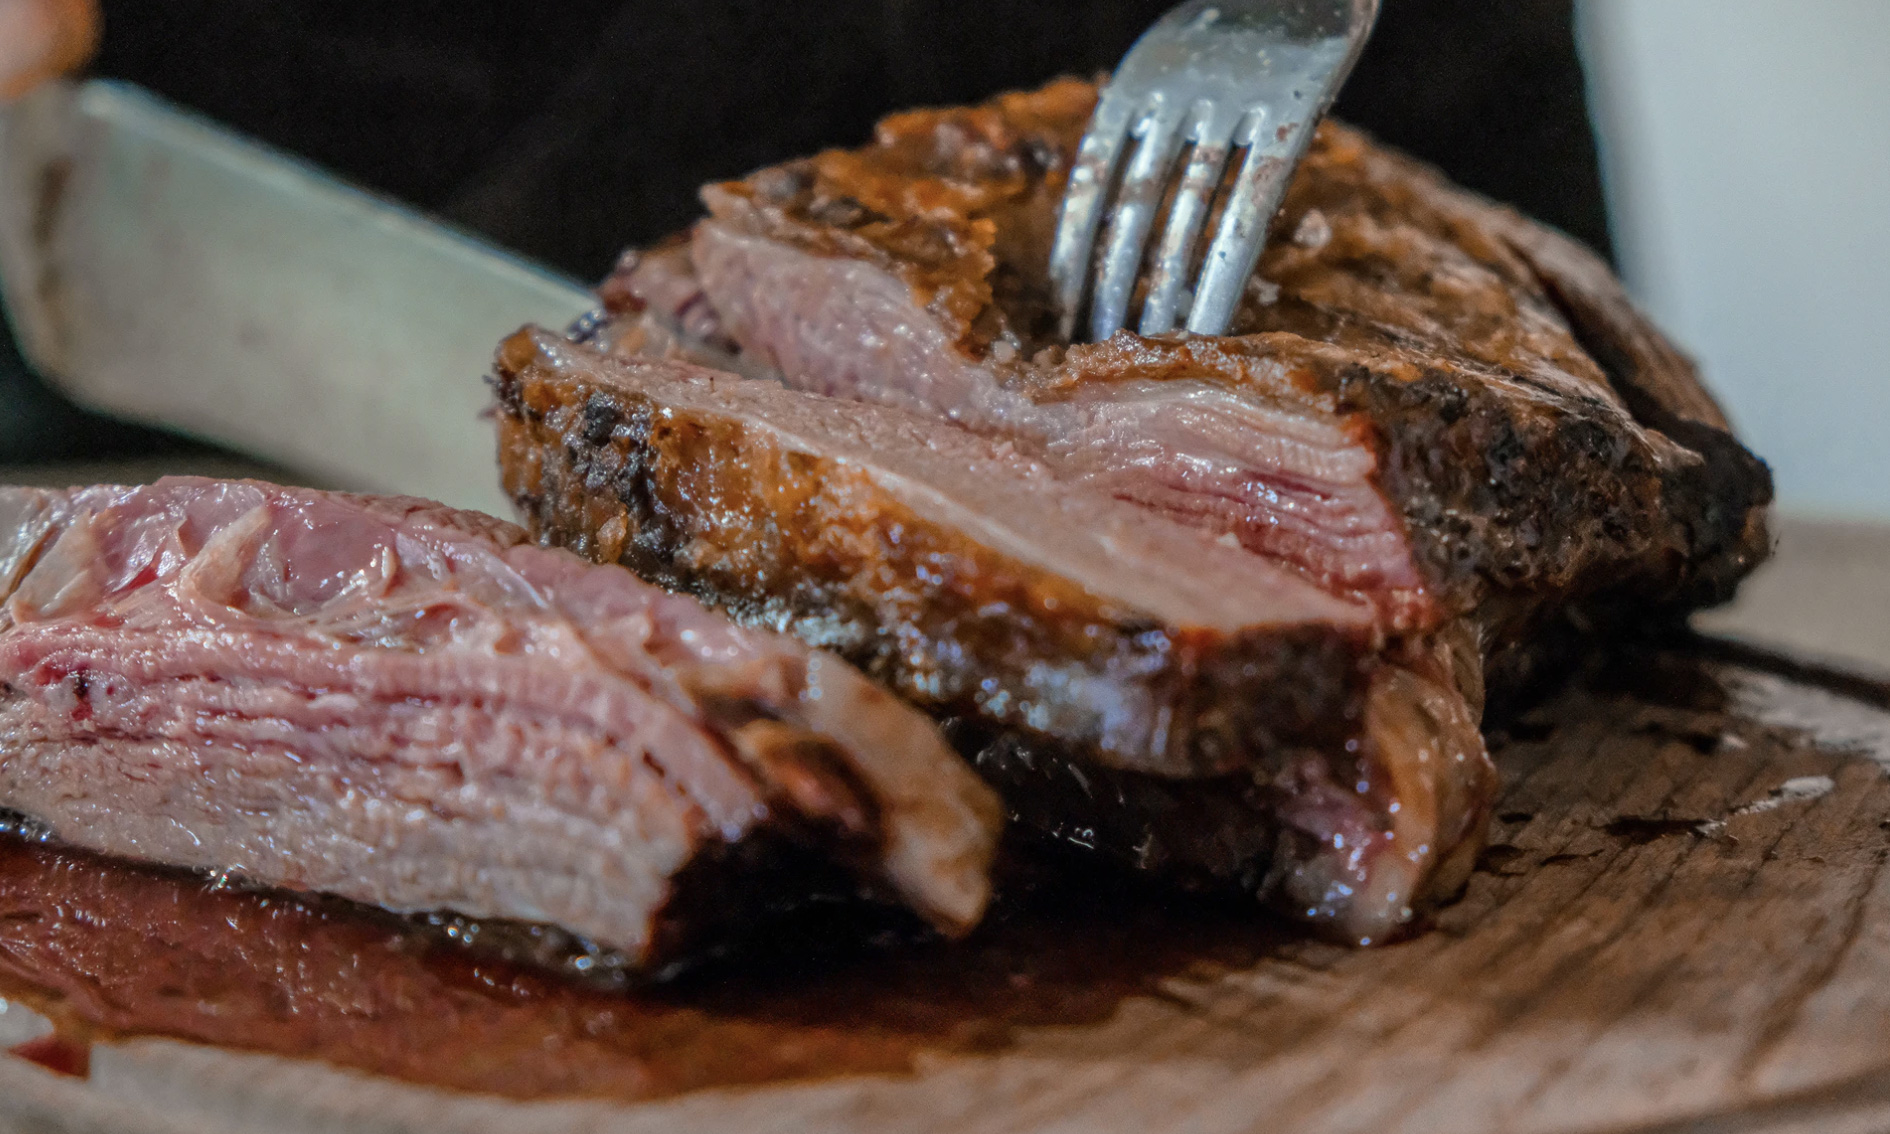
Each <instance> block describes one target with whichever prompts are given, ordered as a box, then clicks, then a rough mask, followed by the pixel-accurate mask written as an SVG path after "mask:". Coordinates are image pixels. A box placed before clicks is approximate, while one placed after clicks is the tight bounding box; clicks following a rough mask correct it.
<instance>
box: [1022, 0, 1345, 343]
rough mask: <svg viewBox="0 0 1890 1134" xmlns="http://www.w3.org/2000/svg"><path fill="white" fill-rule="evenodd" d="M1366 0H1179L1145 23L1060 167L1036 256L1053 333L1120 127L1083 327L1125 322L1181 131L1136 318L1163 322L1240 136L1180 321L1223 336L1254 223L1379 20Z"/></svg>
mask: <svg viewBox="0 0 1890 1134" xmlns="http://www.w3.org/2000/svg"><path fill="white" fill-rule="evenodd" d="M1378 4H1379V0H1191V2H1190V3H1186V4H1183V5H1181V6H1180V7H1178V8H1176V9H1175V10H1174V11H1172V12H1170V13H1168V14H1167V15H1166V16H1163V17H1162V18H1161V19H1160V20H1158V21H1156V23H1155V26H1153V27H1151V28H1149V30H1148V31H1147V32H1145V33H1143V35H1142V38H1141V39H1139V40H1137V41H1136V44H1135V46H1134V47H1133V48H1131V49H1130V50H1129V53H1128V55H1126V56H1124V57H1123V60H1122V65H1121V66H1120V67H1119V68H1117V69H1116V74H1115V77H1114V78H1112V79H1111V80H1110V81H1109V85H1108V86H1107V87H1105V88H1104V89H1103V92H1102V98H1101V99H1100V100H1099V101H1098V102H1097V104H1096V111H1095V114H1094V115H1093V116H1092V117H1091V119H1090V123H1089V132H1088V133H1087V134H1085V135H1084V136H1083V144H1082V147H1081V148H1080V149H1079V150H1078V151H1077V155H1076V164H1075V165H1074V167H1072V168H1071V170H1070V182H1069V186H1068V187H1067V188H1066V189H1065V190H1064V194H1063V209H1062V215H1061V217H1060V218H1059V220H1058V222H1057V234H1056V241H1055V243H1054V244H1053V245H1052V247H1051V252H1050V280H1051V285H1052V287H1053V288H1054V289H1055V298H1056V303H1057V310H1058V313H1059V316H1060V319H1061V329H1062V333H1063V337H1064V338H1066V339H1068V338H1073V337H1074V333H1075V330H1076V320H1077V315H1078V313H1079V311H1080V310H1081V307H1082V303H1083V298H1084V293H1085V291H1086V290H1087V288H1086V285H1087V284H1088V282H1089V274H1090V268H1091V265H1092V262H1096V261H1097V259H1098V258H1097V256H1096V254H1095V240H1096V230H1097V228H1098V227H1099V224H1100V222H1101V220H1102V216H1103V213H1104V211H1105V209H1104V205H1105V202H1106V198H1107V197H1108V193H1109V189H1110V186H1111V184H1112V183H1113V181H1114V179H1115V173H1116V167H1117V165H1118V164H1119V163H1120V161H1121V158H1122V155H1123V152H1124V150H1125V149H1127V147H1128V141H1129V139H1130V138H1131V137H1133V138H1135V139H1137V140H1138V143H1137V145H1136V147H1135V154H1134V156H1133V157H1132V158H1130V159H1129V165H1128V169H1127V170H1126V171H1125V172H1124V173H1123V175H1122V184H1121V188H1120V191H1119V198H1118V201H1117V204H1116V206H1115V209H1114V211H1113V213H1112V214H1111V216H1110V219H1109V225H1108V231H1107V233H1106V234H1105V235H1104V238H1103V250H1102V254H1101V257H1100V262H1098V263H1096V268H1097V271H1098V273H1099V274H1098V278H1097V281H1096V287H1095V294H1094V297H1093V299H1092V302H1091V303H1090V334H1091V336H1092V337H1093V338H1095V339H1097V340H1102V339H1106V338H1108V337H1109V336H1110V335H1112V334H1114V333H1115V332H1116V331H1117V330H1118V329H1120V328H1121V327H1122V326H1123V323H1124V321H1125V319H1126V317H1127V315H1128V311H1129V300H1130V298H1131V297H1132V295H1133V294H1134V292H1135V284H1136V279H1137V276H1138V274H1139V271H1140V269H1141V266H1142V261H1143V259H1144V258H1145V255H1146V248H1147V243H1148V238H1149V231H1150V229H1151V228H1153V226H1154V222H1155V220H1156V214H1157V212H1158V211H1159V210H1160V208H1161V205H1162V201H1163V200H1164V198H1166V197H1167V195H1168V186H1169V182H1170V177H1171V175H1172V174H1173V171H1174V168H1175V164H1176V161H1177V159H1178V158H1179V157H1180V154H1181V150H1182V147H1183V145H1184V144H1188V143H1192V145H1193V147H1194V149H1193V153H1192V154H1190V155H1189V157H1188V161H1187V164H1186V167H1185V168H1184V169H1183V171H1182V173H1181V182H1180V184H1179V186H1178V187H1177V188H1176V190H1175V194H1174V203H1173V204H1172V205H1171V206H1170V207H1169V210H1168V223H1167V226H1166V227H1165V228H1164V229H1163V231H1162V236H1161V243H1160V245H1159V246H1158V248H1157V250H1156V254H1155V259H1154V263H1153V266H1152V268H1151V271H1150V276H1149V284H1148V295H1147V298H1146V300H1144V302H1143V305H1142V316H1141V321H1140V325H1139V329H1140V331H1141V332H1142V333H1143V334H1145V335H1153V334H1160V333H1162V332H1164V331H1170V330H1173V329H1174V326H1175V317H1176V313H1177V311H1178V310H1179V309H1180V306H1181V303H1182V301H1183V298H1184V294H1185V292H1186V291H1187V290H1188V288H1187V284H1188V270H1189V268H1190V267H1191V266H1192V264H1193V262H1194V253H1195V248H1196V244H1197V242H1198V240H1199V238H1200V234H1201V228H1202V226H1203V224H1204V223H1205V222H1206V221H1207V218H1208V215H1209V213H1210V211H1211V208H1212V205H1213V202H1214V197H1215V193H1216V191H1217V190H1218V189H1219V188H1220V186H1221V183H1222V181H1223V180H1224V174H1225V170H1226V167H1227V163H1228V159H1229V157H1230V155H1231V154H1232V153H1233V152H1234V151H1235V150H1237V149H1241V148H1245V149H1246V150H1247V156H1246V159H1245V161H1243V162H1242V164H1241V167H1240V172H1239V174H1238V175H1236V177H1235V179H1234V182H1233V186H1232V188H1231V189H1230V191H1229V192H1228V195H1227V199H1226V203H1225V205H1224V206H1223V208H1222V211H1221V219H1220V224H1219V226H1218V228H1217V230H1216V232H1215V234H1214V240H1213V243H1212V244H1210V245H1209V246H1208V249H1207V253H1206V254H1205V256H1203V257H1202V259H1201V272H1200V276H1199V278H1198V279H1197V280H1196V282H1195V284H1194V287H1193V289H1192V290H1193V293H1194V298H1193V303H1192V305H1191V306H1190V307H1189V309H1188V322H1187V329H1188V330H1189V331H1191V332H1193V333H1195V334H1198V335H1220V334H1225V333H1226V331H1227V326H1228V324H1229V323H1230V322H1232V321H1233V318H1234V311H1235V309H1236V308H1237V307H1238V306H1239V305H1240V296H1241V293H1242V291H1244V290H1245V288H1246V286H1247V279H1248V277H1250V276H1251V275H1253V269H1254V264H1255V263H1256V262H1257V261H1258V260H1259V259H1260V251H1261V248H1262V246H1263V245H1264V244H1265V243H1266V236H1267V225H1268V223H1269V222H1271V221H1272V219H1273V214H1274V212H1275V211H1276V210H1278V208H1279V207H1280V199H1281V197H1283V196H1284V195H1285V193H1286V186H1287V182H1288V181H1289V180H1291V178H1292V174H1293V170H1294V169H1295V168H1296V167H1297V166H1298V165H1299V160H1300V158H1301V157H1302V156H1304V155H1305V153H1306V147H1307V146H1308V145H1309V144H1310V143H1311V142H1312V135H1313V126H1314V125H1316V124H1317V122H1318V120H1319V117H1320V115H1322V114H1324V113H1325V112H1326V108H1327V107H1329V106H1331V105H1332V100H1333V97H1334V96H1336V95H1337V94H1338V91H1339V86H1340V84H1342V83H1344V82H1345V77H1346V75H1347V74H1349V73H1350V72H1351V70H1352V64H1353V63H1355V62H1356V61H1357V60H1358V55H1359V52H1360V50H1361V49H1362V48H1363V47H1364V45H1365V38H1366V36H1368V35H1369V34H1370V33H1371V28H1372V23H1373V21H1375V20H1376V19H1377V17H1378Z"/></svg>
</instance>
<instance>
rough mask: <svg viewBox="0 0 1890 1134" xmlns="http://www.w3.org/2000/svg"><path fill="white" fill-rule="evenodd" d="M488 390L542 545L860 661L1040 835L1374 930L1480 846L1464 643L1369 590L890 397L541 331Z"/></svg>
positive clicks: (518, 495) (1486, 781)
mask: <svg viewBox="0 0 1890 1134" xmlns="http://www.w3.org/2000/svg"><path fill="white" fill-rule="evenodd" d="M498 395H499V405H500V413H499V428H500V438H501V440H500V446H501V464H502V467H503V469H504V473H505V484H506V488H507V490H508V492H509V493H510V494H511V496H512V497H513V499H514V500H515V501H517V502H518V503H519V505H520V507H521V508H522V509H523V510H524V512H525V514H526V515H527V517H528V518H529V520H530V522H531V523H532V524H533V526H534V527H535V528H536V529H537V530H538V531H539V532H541V533H543V536H544V538H545V539H546V540H547V541H548V542H553V543H562V544H564V545H566V546H568V547H570V548H572V549H574V550H576V551H578V552H580V553H582V554H584V555H586V556H588V557H591V558H594V559H597V560H600V561H604V562H621V563H624V564H626V565H628V566H630V567H632V568H634V569H635V570H637V571H638V572H639V573H641V574H643V575H645V576H646V577H648V578H651V579H655V580H657V581H659V582H662V583H663V584H665V585H667V586H672V587H676V588H679V589H686V590H689V591H692V592H693V593H695V594H697V595H699V596H701V597H703V598H704V599H706V600H708V601H710V602H712V603H714V604H716V605H718V606H720V607H722V608H723V609H726V610H728V611H730V612H731V613H732V614H734V615H735V616H736V617H737V618H738V619H741V620H742V621H744V622H746V623H749V624H752V625H758V626H764V627H769V628H773V629H779V630H786V631H792V632H793V633H795V634H797V635H798V636H800V637H801V638H803V639H805V640H807V641H808V642H810V643H813V644H816V645H820V646H825V647H828V648H831V649H833V650H835V651H837V652H838V653H840V654H841V655H843V656H845V657H847V658H849V659H850V660H852V661H854V662H856V663H858V664H859V665H861V666H862V667H863V668H865V669H866V670H867V672H869V673H871V674H873V675H874V676H876V677H879V678H880V679H881V680H883V681H885V682H886V683H887V684H888V685H890V686H891V687H892V688H893V689H895V690H897V691H898V692H900V693H901V694H903V695H904V696H906V697H907V698H909V699H910V700H912V701H914V702H916V703H918V704H921V705H924V706H926V707H927V708H929V709H931V710H932V711H933V712H934V713H936V714H938V715H940V716H941V717H942V718H944V719H945V720H946V722H947V724H948V727H949V728H951V729H952V731H954V732H955V733H956V734H957V736H958V739H959V740H960V741H961V743H962V744H963V745H964V747H965V749H966V750H967V751H968V752H970V753H971V754H973V755H974V757H975V758H976V759H977V760H978V763H979V766H980V769H981V770H982V771H984V772H985V773H986V774H987V775H988V776H989V777H990V778H992V779H993V780H994V781H995V782H997V783H998V784H999V785H1000V786H1001V787H1003V788H1005V789H1006V794H1007V796H1008V798H1009V800H1010V803H1011V806H1012V810H1013V813H1014V814H1015V815H1016V816H1017V817H1018V818H1019V819H1020V820H1022V821H1023V822H1024V823H1025V824H1026V825H1027V826H1028V827H1030V828H1033V829H1036V830H1039V831H1044V832H1048V833H1053V834H1056V835H1059V836H1060V837H1061V838H1063V839H1065V840H1067V841H1071V842H1075V843H1078V844H1081V845H1085V846H1089V847H1100V848H1101V849H1103V850H1104V851H1105V852H1107V853H1111V854H1115V855H1118V856H1122V857H1127V858H1131V859H1132V860H1133V861H1134V862H1136V863H1138V864H1139V865H1141V866H1143V867H1145V868H1149V869H1154V870H1158V871H1160V872H1162V873H1164V874H1167V875H1170V876H1172V877H1176V878H1178V879H1182V880H1187V881H1194V882H1200V883H1207V884H1212V883H1216V882H1218V883H1220V884H1223V885H1224V884H1228V883H1236V884H1239V885H1242V886H1245V887H1247V888H1249V889H1250V890H1252V891H1254V892H1257V893H1261V894H1263V895H1265V896H1266V897H1268V898H1270V899H1272V900H1274V901H1276V902H1278V903H1280V904H1282V905H1284V906H1285V907H1286V908H1288V909H1290V910H1292V911H1293V912H1295V913H1296V914H1299V915H1301V916H1305V917H1309V918H1311V919H1313V920H1315V921H1319V922H1323V923H1327V924H1330V925H1332V926H1334V927H1335V928H1336V929H1337V930H1338V931H1340V932H1342V933H1344V934H1345V935H1347V936H1350V937H1354V938H1362V939H1373V938H1381V937H1383V936H1384V935H1385V934H1386V933H1387V932H1388V931H1389V930H1390V929H1391V928H1393V927H1395V926H1396V925H1398V924H1400V923H1401V922H1403V921H1404V920H1405V919H1407V918H1408V917H1409V916H1410V913H1411V910H1412V907H1413V905H1414V904H1416V903H1419V902H1421V901H1423V900H1424V899H1426V898H1428V897H1431V896H1434V895H1435V894H1436V893H1439V892H1448V891H1449V889H1450V888H1451V887H1453V886H1454V885H1455V884H1457V883H1458V882H1460V881H1461V879H1462V877H1463V875H1464V872H1465V870H1467V868H1468V865H1469V860H1470V858H1471V857H1473V856H1474V855H1475V852H1476V850H1477V848H1478V846H1479V845H1480V844H1479V839H1480V833H1481V830H1482V826H1483V820H1484V812H1485V808H1486V805H1487V800H1488V798H1489V794H1490V792H1491V790H1492V789H1493V787H1494V777H1493V774H1492V772H1491V769H1490V765H1489V762H1488V758H1487V756H1486V755H1485V754H1484V750H1483V746H1482V742H1481V739H1480V737H1479V735H1478V733H1477V728H1476V720H1477V715H1476V714H1477V708H1476V705H1475V701H1476V698H1477V697H1478V696H1479V689H1478V677H1477V673H1476V667H1477V664H1478V659H1477V657H1476V656H1475V653H1474V649H1473V647H1470V646H1468V645H1467V644H1466V645H1464V646H1463V647H1462V648H1460V649H1456V650H1454V651H1453V650H1452V649H1449V648H1448V647H1447V646H1446V645H1445V644H1444V643H1443V642H1442V641H1432V640H1428V639H1426V640H1419V639H1410V640H1402V641H1399V642H1396V643H1391V642H1388V641H1387V640H1386V639H1385V637H1384V635H1383V633H1382V631H1381V629H1380V628H1379V627H1378V625H1377V622H1376V619H1375V614H1374V611H1373V609H1372V607H1371V606H1370V605H1369V604H1366V603H1363V602H1360V601H1358V600H1357V599H1354V598H1350V597H1346V596H1339V595H1334V594H1331V593H1328V592H1327V591H1324V590H1322V589H1321V588H1319V587H1317V586H1315V585H1314V584H1313V583H1311V582H1309V581H1308V580H1306V579H1305V578H1303V577H1302V576H1300V575H1299V574H1297V573H1296V572H1294V571H1293V570H1291V569H1290V568H1285V567H1281V566H1279V565H1277V564H1274V563H1272V562H1269V561H1268V560H1266V559H1265V558H1262V557H1260V556H1256V555H1253V554H1252V553H1250V552H1248V551H1246V550H1245V549H1243V548H1240V547H1239V546H1237V545H1230V543H1229V542H1224V541H1220V540H1216V539H1214V538H1212V537H1210V536H1209V535H1207V534H1206V533H1203V532H1201V531H1200V530H1198V529H1196V528H1193V527H1189V526H1186V525H1182V524H1179V523H1176V522H1174V521H1173V520H1171V519H1169V518H1168V517H1166V516H1164V515H1162V514H1160V513H1159V512H1156V511H1152V510H1150V509H1146V508H1143V507H1140V506H1138V505H1135V504H1131V503H1127V502H1124V501H1120V500H1117V499H1115V498H1113V497H1111V496H1110V495H1108V494H1106V493H1101V492H1097V491H1095V490H1094V489H1093V488H1090V487H1088V486H1086V485H1084V484H1081V483H1076V482H1070V481H1065V480H1061V479H1059V478H1058V477H1057V476H1056V475H1055V473H1054V471H1053V470H1052V469H1051V468H1050V467H1049V466H1047V465H1045V464H1044V463H1043V462H1041V461H1038V460H1036V459H1033V458H1029V457H1025V456H1023V455H1020V454H1019V453H1017V452H1016V451H1015V448H1014V447H1013V446H1011V445H1010V444H1009V443H1008V442H1003V441H994V440H992V439H990V438H987V437H982V436H979V435H977V434H973V433H971V432H968V431H965V430H962V429H957V428H955V427H953V426H950V425H948V424H946V423H942V422H939V421H937V420H935V419H932V418H929V417H926V416H924V415H920V414H914V413H911V412H908V411H903V410H899V409H896V408H893V407H887V406H878V405H870V404H853V403H847V402H842V401H838V400H835V399H831V398H825V397H820V396H817V395H809V394H804V393H799V392H796V391H793V390H789V389H787V388H786V387H783V386H782V385H780V384H779V383H776V382H772V381H766V380H757V379H743V378H740V377H737V376H734V375H730V374H725V373H717V372H715V371H711V370H707V369H704V368H701V367H698V366H694V365H691V364H689V363H683V362H667V361H654V360H642V359H624V358H612V357H608V356H605V355H603V354H601V353H598V352H596V351H593V350H590V349H587V348H585V347H583V346H580V345H576V344H572V343H570V342H567V341H565V340H564V339H562V338H560V337H558V336H556V335H553V334H551V333H549V332H545V331H533V330H527V331H523V332H520V334H518V335H517V336H515V337H514V338H513V339H511V340H510V341H508V342H507V343H506V344H505V345H504V347H503V348H502V349H501V351H500V358H499V380H498ZM1440 637H1441V636H1440ZM1197 798H1198V799H1200V800H1202V801H1204V802H1203V803H1201V804H1196V803H1194V802H1191V801H1193V800H1195V799H1197Z"/></svg>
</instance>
